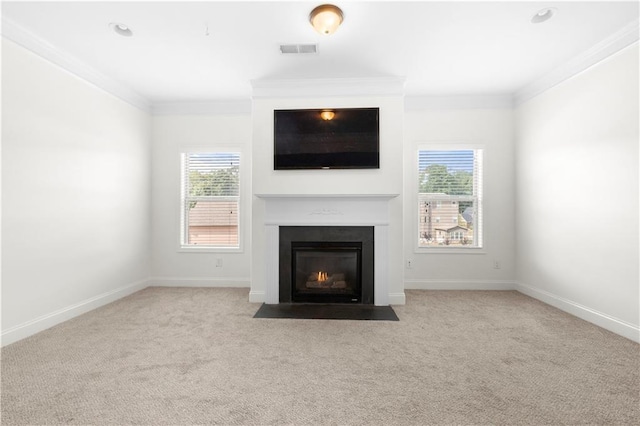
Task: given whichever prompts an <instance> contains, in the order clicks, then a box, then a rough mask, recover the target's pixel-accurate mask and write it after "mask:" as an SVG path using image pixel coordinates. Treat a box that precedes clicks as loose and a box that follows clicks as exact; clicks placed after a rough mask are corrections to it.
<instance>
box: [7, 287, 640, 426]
mask: <svg viewBox="0 0 640 426" xmlns="http://www.w3.org/2000/svg"><path fill="white" fill-rule="evenodd" d="M247 300H248V291H247V290H246V289H202V288H199V289H190V288H148V289H146V290H143V291H141V292H138V293H136V294H134V295H132V296H130V297H127V298H125V299H122V300H120V301H118V302H115V303H113V304H111V305H108V306H105V307H103V308H101V309H98V310H95V311H93V312H90V313H88V314H86V315H83V316H81V317H78V318H76V319H73V320H71V321H68V322H66V323H64V324H61V325H59V326H57V327H54V328H52V329H50V330H47V331H45V332H42V333H40V334H38V335H35V336H33V337H31V338H28V339H25V340H23V341H20V342H17V343H14V344H12V345H9V346H7V347H5V348H4V349H3V350H2V359H1V361H2V424H3V425H13V424H30V425H34V424H67V423H68V424H96V425H98V424H111V425H124V424H148V425H162V424H176V425H182V424H224V425H244V424H254V425H258V424H259V425H262V424H277V425H280V424H286V425H315V424H319V425H324V424H326V425H329V424H332V425H349V424H360V425H405V424H415V425H428V424H509V425H513V424H530V425H543V424H550V425H558V424H597V425H605V424H616V425H625V424H626V425H631V424H640V345H638V344H636V343H633V342H631V341H629V340H627V339H625V338H622V337H619V336H617V335H614V334H612V333H609V332H607V331H605V330H602V329H600V328H598V327H595V326H593V325H591V324H588V323H586V322H584V321H581V320H579V319H576V318H574V317H571V316H569V315H567V314H565V313H563V312H560V311H558V310H556V309H554V308H551V307H549V306H546V305H544V304H542V303H540V302H537V301H535V300H533V299H531V298H528V297H526V296H523V295H521V294H519V293H517V292H458V291H451V292H436V291H407V305H405V306H397V307H394V308H395V310H396V312H397V314H398V316H399V317H400V321H399V322H382V321H340V320H292V319H254V318H252V316H253V314H254V313H255V312H256V310H257V309H258V307H259V305H257V304H250V303H248V301H247Z"/></svg>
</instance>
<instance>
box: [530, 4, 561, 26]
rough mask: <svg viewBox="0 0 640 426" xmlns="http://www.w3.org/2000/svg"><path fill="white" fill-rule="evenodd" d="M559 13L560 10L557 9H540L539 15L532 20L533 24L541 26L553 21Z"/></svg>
mask: <svg viewBox="0 0 640 426" xmlns="http://www.w3.org/2000/svg"><path fill="white" fill-rule="evenodd" d="M557 11H558V9H556V8H555V7H546V8H544V9H540V10H539V11H538V13H536V14H535V15H533V18H531V23H532V24H541V23H543V22H546V21H548V20H549V19H551V18H552V17H553V15H555V14H556V12H557Z"/></svg>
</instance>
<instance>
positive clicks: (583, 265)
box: [516, 43, 640, 340]
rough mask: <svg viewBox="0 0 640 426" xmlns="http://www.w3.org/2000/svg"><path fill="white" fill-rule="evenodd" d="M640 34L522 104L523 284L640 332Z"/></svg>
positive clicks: (622, 329) (592, 317) (600, 320)
mask: <svg viewBox="0 0 640 426" xmlns="http://www.w3.org/2000/svg"><path fill="white" fill-rule="evenodd" d="M638 79H639V73H638V43H635V44H634V45H632V46H630V47H627V48H626V49H624V50H623V51H621V52H618V53H617V54H615V55H613V56H612V57H609V58H608V59H606V60H605V61H603V62H601V63H599V64H597V65H595V66H593V67H591V68H590V69H588V70H586V71H584V72H583V73H581V74H579V75H577V76H574V77H573V78H571V79H569V80H567V81H565V82H563V83H561V84H559V85H557V86H556V87H554V88H552V89H550V90H548V91H546V92H544V93H542V94H541V95H539V96H537V97H535V98H533V99H532V100H530V101H528V102H526V103H524V104H523V105H521V106H520V107H519V108H517V115H516V117H517V148H516V177H517V188H516V189H517V192H516V193H517V198H516V206H517V227H516V235H517V236H518V242H517V271H518V282H519V286H518V289H519V290H521V291H523V292H525V293H527V294H530V295H532V296H534V297H537V298H539V299H541V300H543V301H545V302H547V303H550V304H552V305H555V306H557V307H560V308H561V309H564V310H567V311H569V312H571V313H573V314H575V315H578V316H580V317H582V318H584V319H587V320H589V321H592V322H595V323H596V324H599V325H601V326H603V327H605V328H609V329H611V330H613V331H616V332H618V333H620V334H622V335H625V336H627V337H629V338H632V339H635V340H639V338H638V324H640V321H639V315H640V312H639V308H638V306H639V291H638V286H639V284H638V282H639V276H638V254H639V253H638V243H639V242H638V207H639V206H638V140H639V134H638V114H639V110H638V93H639V92H638V90H639V87H638Z"/></svg>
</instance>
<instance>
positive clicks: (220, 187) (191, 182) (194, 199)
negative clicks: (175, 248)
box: [181, 152, 240, 249]
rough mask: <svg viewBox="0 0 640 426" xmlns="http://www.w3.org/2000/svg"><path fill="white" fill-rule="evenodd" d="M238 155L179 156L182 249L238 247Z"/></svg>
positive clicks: (205, 154)
mask: <svg viewBox="0 0 640 426" xmlns="http://www.w3.org/2000/svg"><path fill="white" fill-rule="evenodd" d="M239 207H240V154H239V153H237V152H213V153H187V154H182V220H181V225H182V226H181V228H182V232H181V235H182V238H181V243H182V246H183V247H198V248H200V247H201V248H232V249H233V248H239V247H240V245H239V241H240V238H239V226H238V224H239V214H238V213H239Z"/></svg>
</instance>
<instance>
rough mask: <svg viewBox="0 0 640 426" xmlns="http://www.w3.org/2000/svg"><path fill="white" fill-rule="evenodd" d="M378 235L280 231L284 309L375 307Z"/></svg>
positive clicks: (349, 230)
mask: <svg viewBox="0 0 640 426" xmlns="http://www.w3.org/2000/svg"><path fill="white" fill-rule="evenodd" d="M373 238H374V229H373V227H370V226H282V227H280V253H279V271H280V273H279V276H280V298H279V299H280V303H352V304H373V293H374V282H373V278H374V264H373V259H374V244H373V243H374V241H373Z"/></svg>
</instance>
